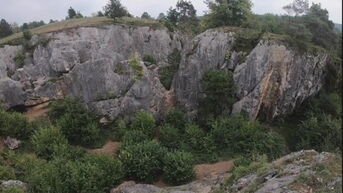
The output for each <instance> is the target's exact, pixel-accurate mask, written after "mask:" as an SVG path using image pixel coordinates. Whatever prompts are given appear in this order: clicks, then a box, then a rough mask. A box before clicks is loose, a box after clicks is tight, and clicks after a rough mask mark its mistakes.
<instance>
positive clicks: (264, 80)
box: [0, 25, 326, 119]
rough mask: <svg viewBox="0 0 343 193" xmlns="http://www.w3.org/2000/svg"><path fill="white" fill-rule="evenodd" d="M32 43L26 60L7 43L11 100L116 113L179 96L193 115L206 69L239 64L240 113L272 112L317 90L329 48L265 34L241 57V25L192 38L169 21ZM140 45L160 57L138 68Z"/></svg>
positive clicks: (3, 66)
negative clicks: (170, 69)
mask: <svg viewBox="0 0 343 193" xmlns="http://www.w3.org/2000/svg"><path fill="white" fill-rule="evenodd" d="M40 38H45V39H44V40H43V41H42V40H40ZM37 42H38V43H37ZM39 42H48V43H44V44H39ZM31 43H32V44H36V46H35V48H34V49H33V52H32V53H31V54H26V59H25V60H24V61H25V65H24V66H23V68H18V66H17V65H16V64H15V62H14V60H13V59H14V57H15V55H16V53H18V52H19V51H20V50H21V49H22V48H21V46H5V47H3V48H0V101H1V103H2V104H3V105H4V106H5V107H6V108H11V107H15V106H34V105H38V104H41V103H44V102H47V101H51V100H55V99H59V98H63V97H68V96H71V97H77V98H79V99H80V100H81V101H82V102H84V103H85V104H87V105H88V106H89V107H90V108H91V109H94V110H95V111H97V112H98V113H99V114H102V115H105V116H106V117H107V118H110V119H115V118H116V117H118V116H120V115H125V114H130V113H131V112H134V111H136V110H141V109H143V110H147V111H150V112H152V113H154V114H155V115H158V114H160V112H163V111H164V110H165V109H166V108H169V107H171V106H173V105H175V104H179V105H181V106H183V107H184V108H185V109H186V110H187V112H188V115H189V117H190V118H192V117H194V116H195V115H196V114H197V109H198V101H199V99H201V98H202V97H204V94H203V92H202V88H201V80H202V78H203V76H204V74H205V73H206V72H207V71H208V70H210V69H224V70H230V71H232V72H233V74H234V82H235V84H236V87H237V93H236V95H237V101H238V102H237V103H236V104H234V107H233V113H239V112H242V111H244V112H247V113H249V115H250V117H251V119H255V118H257V117H260V118H266V119H272V118H274V117H276V116H278V115H283V114H287V113H290V112H292V111H293V109H294V108H295V107H296V106H297V105H299V104H301V103H302V102H303V101H304V100H305V99H306V98H308V97H309V96H311V95H313V94H315V93H316V92H318V91H319V89H320V88H321V86H322V82H323V81H322V79H323V74H324V69H325V66H326V55H325V53H319V54H310V53H299V52H297V51H296V50H295V49H292V48H289V47H287V46H285V45H284V44H283V43H281V42H279V41H274V40H261V41H260V42H259V43H258V45H257V46H256V47H255V48H254V49H253V50H252V51H251V53H246V54H247V57H246V59H245V61H244V62H241V61H242V60H241V58H242V53H241V52H239V51H238V50H234V45H235V32H233V31H232V30H231V31H230V30H227V29H210V30H207V31H206V32H204V33H202V34H199V35H198V36H196V37H195V38H189V37H188V36H183V35H182V34H179V33H177V32H169V31H168V30H167V29H165V28H152V27H136V26H128V25H108V26H102V27H81V28H76V29H69V30H66V31H62V32H54V33H50V34H46V35H45V36H42V37H38V36H34V37H33V38H32V40H31ZM175 49H176V50H179V51H180V52H181V53H182V59H181V63H180V64H179V69H178V70H177V72H176V74H175V75H174V79H173V83H172V86H171V89H170V90H169V91H167V90H166V89H165V88H164V87H163V86H162V85H161V83H160V80H159V74H158V72H159V69H160V68H161V67H165V66H168V65H170V64H169V63H168V56H169V55H170V54H172V53H173V51H174V50H175ZM135 53H138V54H139V55H140V56H141V57H143V56H144V55H146V54H149V55H151V56H153V57H154V58H155V59H156V60H157V64H156V65H149V66H146V64H147V63H143V62H142V61H141V62H140V64H139V66H138V70H139V72H137V67H134V66H132V65H130V62H129V61H128V60H129V58H130V57H131V56H132V55H134V54H135ZM19 67H20V66H19ZM137 73H138V74H141V75H139V77H137ZM172 76H173V75H172Z"/></svg>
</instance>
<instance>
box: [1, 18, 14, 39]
mask: <svg viewBox="0 0 343 193" xmlns="http://www.w3.org/2000/svg"><path fill="white" fill-rule="evenodd" d="M12 33H13V32H12V29H11V25H10V24H9V23H7V21H6V20H5V19H1V21H0V38H3V37H6V36H9V35H11V34H12Z"/></svg>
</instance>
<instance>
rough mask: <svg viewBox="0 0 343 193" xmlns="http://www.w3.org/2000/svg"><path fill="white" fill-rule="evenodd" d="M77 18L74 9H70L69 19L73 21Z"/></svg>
mask: <svg viewBox="0 0 343 193" xmlns="http://www.w3.org/2000/svg"><path fill="white" fill-rule="evenodd" d="M75 17H76V11H75V10H74V9H73V8H72V7H69V9H68V17H67V19H73V18H75Z"/></svg>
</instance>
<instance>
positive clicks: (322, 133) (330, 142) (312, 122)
mask: <svg viewBox="0 0 343 193" xmlns="http://www.w3.org/2000/svg"><path fill="white" fill-rule="evenodd" d="M295 136H296V138H297V141H299V143H298V144H297V149H315V150H317V151H334V150H336V148H339V149H340V150H342V121H341V119H335V118H332V117H331V116H329V115H325V114H323V115H321V116H318V117H315V116H311V117H309V118H308V119H306V120H305V121H303V122H301V123H300V124H299V125H298V128H297V132H296V135H295Z"/></svg>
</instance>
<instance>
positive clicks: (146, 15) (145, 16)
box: [141, 12, 152, 19]
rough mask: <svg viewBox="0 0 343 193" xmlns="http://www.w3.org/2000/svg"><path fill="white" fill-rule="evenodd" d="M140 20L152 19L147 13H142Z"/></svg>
mask: <svg viewBox="0 0 343 193" xmlns="http://www.w3.org/2000/svg"><path fill="white" fill-rule="evenodd" d="M141 18H142V19H151V18H152V17H151V16H150V14H149V13H148V12H144V13H143V14H142V16H141Z"/></svg>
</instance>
